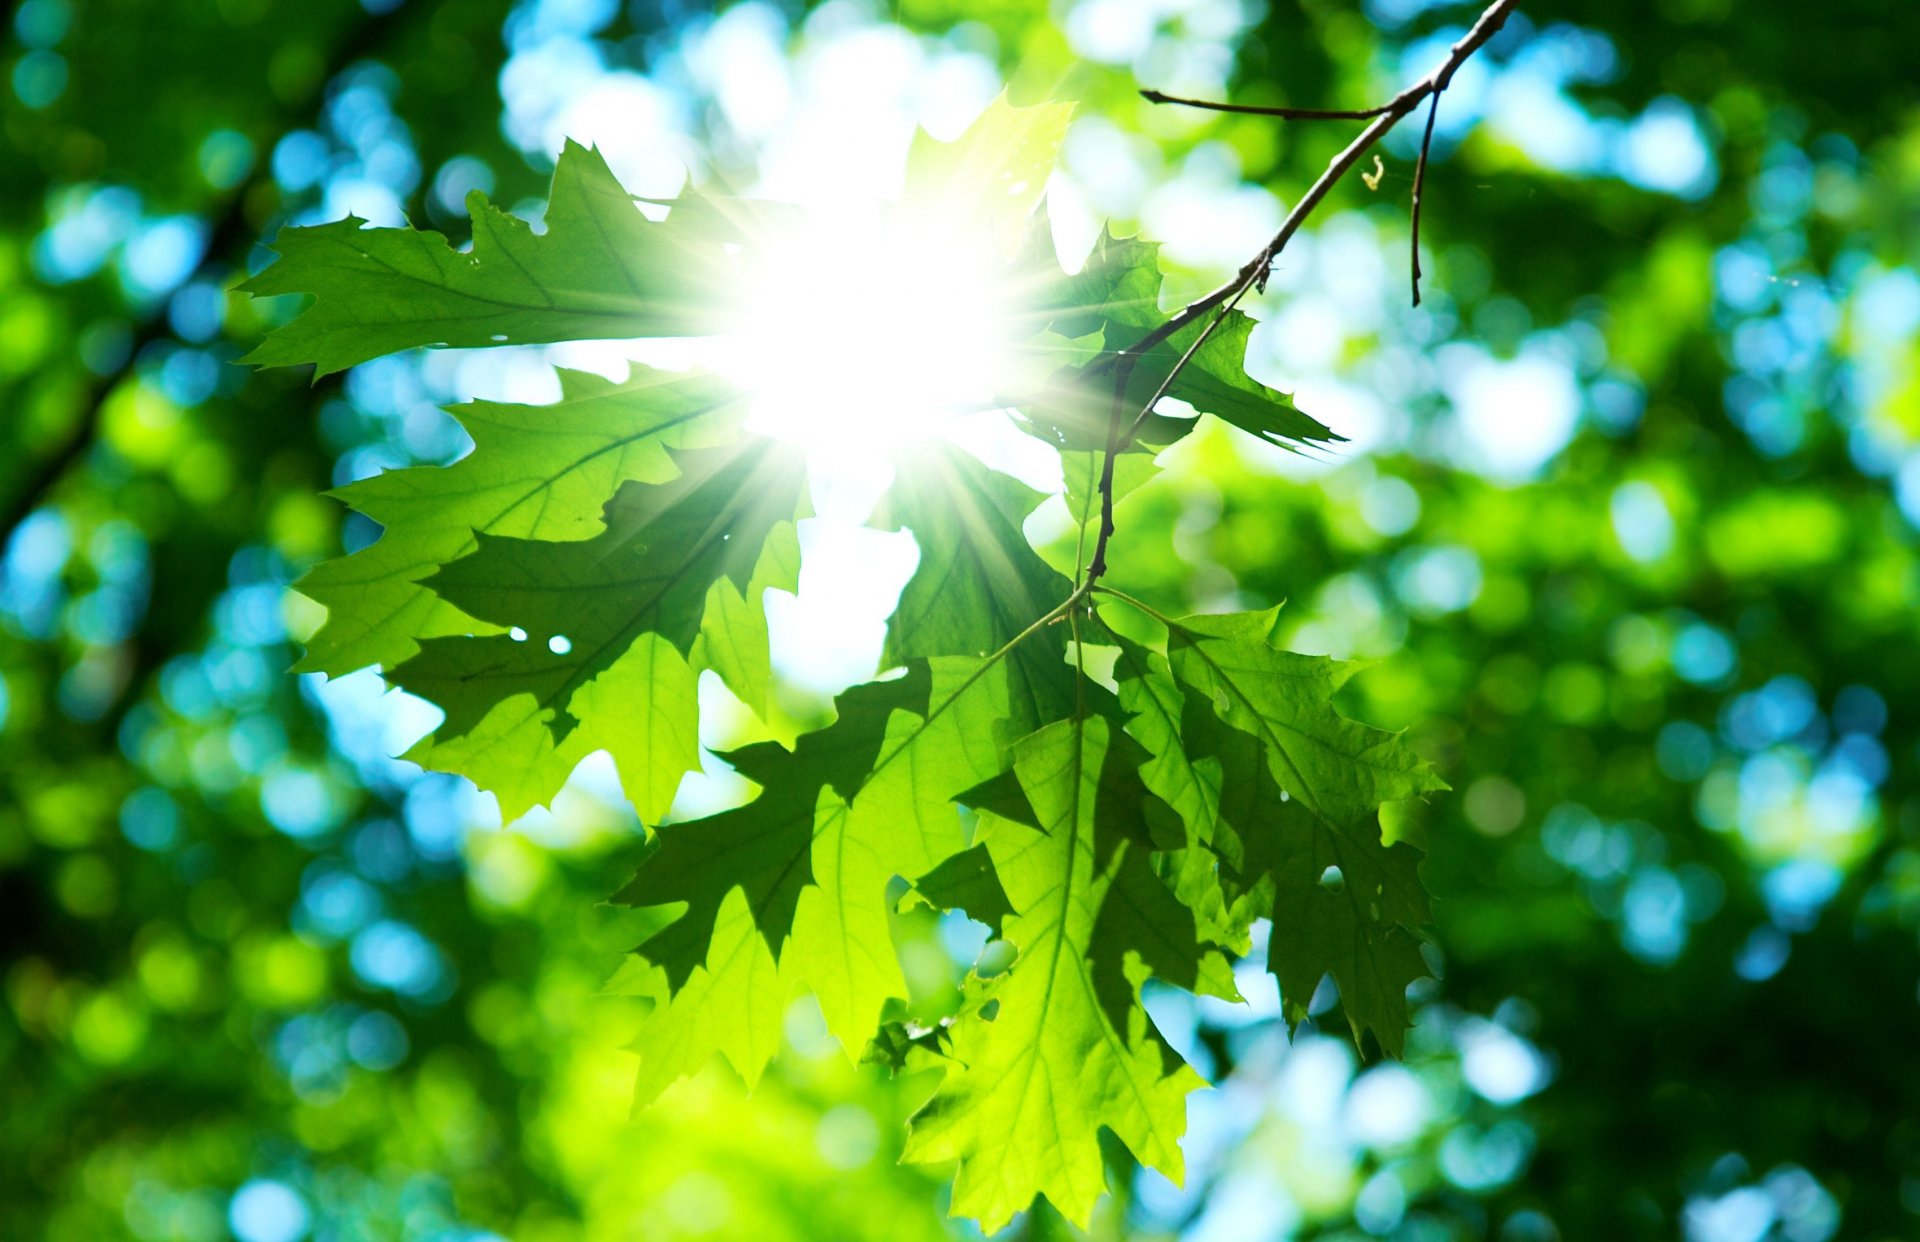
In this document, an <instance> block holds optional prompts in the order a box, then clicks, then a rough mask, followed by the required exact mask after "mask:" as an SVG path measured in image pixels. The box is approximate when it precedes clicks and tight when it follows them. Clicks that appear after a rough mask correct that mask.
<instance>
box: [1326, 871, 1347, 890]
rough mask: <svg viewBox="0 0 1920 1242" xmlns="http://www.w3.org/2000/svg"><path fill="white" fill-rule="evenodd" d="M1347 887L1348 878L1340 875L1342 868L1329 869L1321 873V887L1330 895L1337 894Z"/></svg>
mask: <svg viewBox="0 0 1920 1242" xmlns="http://www.w3.org/2000/svg"><path fill="white" fill-rule="evenodd" d="M1346 886H1347V877H1346V876H1344V875H1341V874H1340V868H1338V867H1328V868H1327V869H1326V870H1325V871H1322V872H1321V873H1320V887H1321V888H1324V889H1326V890H1327V891H1328V892H1329V893H1337V892H1339V891H1340V890H1341V889H1344V888H1345V887H1346Z"/></svg>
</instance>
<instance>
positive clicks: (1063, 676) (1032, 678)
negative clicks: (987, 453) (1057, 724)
mask: <svg viewBox="0 0 1920 1242" xmlns="http://www.w3.org/2000/svg"><path fill="white" fill-rule="evenodd" d="M1042 499H1044V498H1043V497H1042V496H1041V495H1040V493H1038V492H1036V491H1034V490H1033V489H1032V488H1030V487H1028V486H1026V485H1025V484H1024V483H1021V482H1020V481H1018V480H1017V479H1014V478H1012V477H1010V476H1008V475H1005V474H1001V473H1000V472H998V471H995V470H989V469H988V468H987V467H986V466H983V465H981V464H980V463H979V462H978V461H977V460H975V459H974V458H973V457H971V456H969V455H967V454H966V453H964V452H962V451H960V450H959V449H956V448H951V447H948V446H945V445H929V446H927V447H926V448H925V449H924V450H923V451H921V452H919V453H916V454H914V455H913V456H911V457H910V458H908V459H907V460H905V461H903V462H901V463H900V464H899V467H898V473H897V474H896V476H895V479H894V484H893V488H892V490H891V491H890V492H889V493H888V497H887V501H886V504H885V510H884V512H885V517H884V518H883V519H881V520H882V521H883V522H885V523H887V524H889V525H897V526H905V527H906V528H907V529H909V530H910V531H912V532H913V538H914V542H915V543H916V544H918V545H919V548H920V564H919V566H918V567H917V568H916V569H915V571H914V574H913V577H912V578H911V579H909V580H908V582H907V585H906V587H905V589H904V590H902V591H901V593H900V603H899V606H898V607H897V608H895V609H894V613H893V618H892V620H891V621H889V622H888V624H887V642H886V651H885V655H884V656H883V662H885V663H887V664H901V663H905V662H906V661H908V660H911V659H914V658H916V657H921V656H935V655H986V654H988V653H991V652H994V651H997V650H999V649H1000V648H1001V647H1002V646H1004V645H1005V644H1006V643H1008V642H1009V641H1011V640H1012V639H1013V638H1014V637H1015V636H1017V635H1019V634H1020V633H1022V632H1023V631H1024V630H1026V628H1027V627H1028V626H1030V625H1032V624H1033V623H1034V622H1035V621H1036V620H1038V619H1039V618H1040V617H1042V616H1044V615H1046V614H1047V613H1048V612H1049V611H1051V610H1052V609H1053V607H1054V605H1056V604H1058V603H1059V602H1060V601H1061V600H1064V599H1065V598H1066V597H1067V596H1068V595H1069V594H1071V593H1072V590H1073V584H1072V583H1071V582H1069V581H1068V580H1067V579H1066V577H1065V576H1064V575H1062V574H1060V573H1059V572H1058V571H1056V570H1054V569H1053V568H1051V567H1050V566H1049V565H1048V564H1047V563H1046V562H1045V561H1044V560H1042V559H1040V555H1039V554H1038V553H1037V552H1035V551H1034V550H1033V547H1032V545H1031V544H1029V543H1028V542H1027V537H1026V534H1025V532H1024V531H1023V529H1022V523H1023V522H1025V520H1026V518H1027V515H1028V514H1029V513H1031V512H1033V510H1034V508H1035V507H1036V506H1038V505H1039V503H1040V501H1041V500H1042ZM1066 650H1067V648H1066V633H1065V627H1064V626H1053V627H1048V628H1047V629H1044V630H1042V631H1041V632H1040V633H1038V634H1035V635H1034V636H1033V637H1032V638H1030V639H1028V640H1027V641H1026V642H1023V643H1022V644H1021V645H1020V647H1019V648H1018V649H1017V650H1015V651H1014V652H1013V653H1012V654H1011V655H1010V656H1009V657H1008V664H1009V677H1010V679H1011V683H1012V689H1011V692H1010V694H1011V703H1012V710H1011V716H1010V717H1009V719H1010V722H1011V730H1012V732H1011V735H1010V737H1009V738H1008V739H1006V740H1009V741H1010V740H1011V739H1012V738H1013V737H1018V736H1020V735H1022V734H1025V733H1029V732H1032V731H1033V730H1034V729H1036V728H1038V727H1039V726H1040V725H1041V724H1043V723H1044V722H1046V721H1049V720H1058V719H1060V718H1061V717H1063V716H1066V715H1068V714H1070V712H1071V711H1072V710H1073V703H1074V685H1073V676H1072V672H1071V670H1070V669H1069V668H1068V666H1067V662H1066Z"/></svg>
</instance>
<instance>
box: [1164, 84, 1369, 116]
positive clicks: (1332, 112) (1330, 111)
mask: <svg viewBox="0 0 1920 1242" xmlns="http://www.w3.org/2000/svg"><path fill="white" fill-rule="evenodd" d="M1140 98H1142V99H1144V100H1146V101H1147V102H1148V103H1152V104H1179V105H1180V106H1181V107H1183V108H1202V109H1205V110H1206V111H1208V112H1232V113H1236V114H1238V115H1240V116H1272V117H1278V118H1280V119H1281V120H1283V121H1367V120H1371V119H1373V118H1374V117H1376V116H1379V115H1380V114H1382V113H1383V112H1385V111H1386V110H1387V109H1388V108H1390V107H1392V106H1393V105H1392V104H1381V105H1380V106H1379V107H1377V108H1287V107H1280V106H1274V105H1267V104H1233V103H1216V102H1214V101H1213V100H1210V99H1183V98H1181V97H1180V96H1178V95H1169V94H1167V93H1166V92H1165V91H1152V90H1143V91H1141V92H1140Z"/></svg>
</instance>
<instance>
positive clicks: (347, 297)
mask: <svg viewBox="0 0 1920 1242" xmlns="http://www.w3.org/2000/svg"><path fill="white" fill-rule="evenodd" d="M467 210H468V212H469V213H471V215H472V217H473V248H472V250H471V251H469V252H464V253H463V252H461V251H458V250H455V249H454V248H453V247H452V246H451V245H449V244H448V242H447V239H446V238H445V237H443V236H442V235H441V234H439V233H428V232H421V231H417V230H415V229H412V228H379V229H370V228H364V227H362V226H363V225H364V223H365V222H364V221H362V220H359V219H356V218H355V217H352V216H349V217H347V218H346V219H344V220H337V221H334V222H333V223H331V224H322V225H318V226H316V227H313V228H289V229H282V230H281V232H280V235H279V237H277V238H276V239H275V240H274V243H273V249H274V251H275V252H276V253H278V254H279V256H280V258H279V261H278V262H276V263H274V264H273V265H272V266H270V267H268V268H267V269H266V270H265V271H263V272H261V273H260V274H259V275H258V276H255V277H253V278H252V279H251V280H249V281H247V282H246V283H245V284H243V285H241V286H240V288H241V290H242V291H243V292H246V293H250V294H253V295H254V296H256V297H268V296H275V295H279V294H290V293H300V294H310V295H312V296H313V298H314V301H313V304H312V305H311V306H309V307H308V308H307V309H306V310H305V311H303V312H301V314H300V315H299V316H298V317H297V318H295V319H294V320H293V321H292V322H290V323H288V324H286V325H285V326H283V327H280V328H278V329H276V330H275V331H274V332H272V333H271V334H270V335H269V336H268V337H267V339H266V340H265V341H263V342H262V343H261V344H260V346H259V348H257V349H255V350H254V351H253V352H252V353H251V354H249V355H247V357H246V358H245V359H243V361H245V362H250V363H253V364H254V365H256V366H263V367H265V366H291V365H296V364H299V363H308V362H310V363H313V364H314V373H315V375H316V376H320V375H328V374H331V373H333V372H335V371H344V370H346V369H347V368H348V367H350V366H353V365H355V364H356V363H361V362H365V361H366V360H367V359H369V358H378V357H379V356H381V355H382V354H391V353H394V352H396V351H399V350H403V349H412V348H414V347H416V346H421V345H433V346H456V347H470V346H485V345H501V344H512V345H528V344H545V343H550V342H554V341H581V340H604V339H610V338H621V337H635V336H656V337H657V336H692V335H703V334H705V333H708V332H711V331H713V330H714V328H715V324H716V316H715V310H716V300H715V297H714V295H713V293H712V292H711V291H712V290H719V289H725V288H727V287H728V270H727V268H728V264H727V259H726V252H725V250H724V249H723V248H721V247H720V246H719V245H717V244H715V243H714V242H713V241H711V240H709V239H708V237H707V236H705V235H704V233H703V230H702V229H701V228H699V227H694V226H689V227H685V228H682V227H679V226H677V225H676V224H675V223H674V222H673V218H672V217H671V216H669V217H668V220H667V222H665V223H660V224H656V223H653V222H651V221H649V220H648V219H647V218H646V217H645V216H644V215H642V214H641V212H640V209H639V207H638V206H637V205H636V204H635V203H634V201H633V199H632V197H631V196H630V195H629V194H628V193H627V192H626V190H624V189H623V188H621V185H620V183H619V182H618V181H617V180H615V178H614V176H613V173H612V171H611V170H609V169H608V168H607V164H606V161H605V160H604V159H603V158H601V155H600V153H599V151H598V150H589V149H587V148H585V147H582V146H580V145H578V144H577V143H573V142H569V143H567V144H566V147H565V149H564V150H563V151H561V153H560V161H559V163H558V165H557V166H556V167H555V169H554V173H553V190H552V195H551V197H550V198H549V200H548V204H547V212H546V231H545V232H544V233H535V232H534V231H533V229H532V227H531V226H530V225H528V224H527V223H526V222H525V221H523V220H521V219H519V218H518V217H517V216H513V215H510V214H508V213H506V212H504V211H501V210H500V209H499V208H497V207H494V206H492V205H491V204H489V203H488V202H487V199H486V196H485V195H484V194H481V193H480V192H478V191H475V192H474V193H472V194H470V195H468V196H467Z"/></svg>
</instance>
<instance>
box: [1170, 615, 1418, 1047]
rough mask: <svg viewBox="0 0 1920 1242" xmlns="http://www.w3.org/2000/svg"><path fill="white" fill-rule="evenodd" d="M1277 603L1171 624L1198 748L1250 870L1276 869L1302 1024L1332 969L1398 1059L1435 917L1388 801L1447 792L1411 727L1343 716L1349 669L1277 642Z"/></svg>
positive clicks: (1351, 1007)
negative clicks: (1396, 832)
mask: <svg viewBox="0 0 1920 1242" xmlns="http://www.w3.org/2000/svg"><path fill="white" fill-rule="evenodd" d="M1277 612H1278V610H1277V609H1275V610H1272V611H1269V612H1261V613H1235V614H1231V615H1228V616H1217V617H1188V618H1185V619H1184V620H1181V621H1179V622H1177V623H1175V624H1174V625H1173V626H1172V627H1171V628H1170V630H1169V634H1168V639H1167V650H1168V656H1169V662H1170V665H1171V667H1172V670H1173V672H1174V675H1175V676H1176V677H1177V678H1178V679H1179V680H1180V682H1181V683H1182V684H1183V685H1184V686H1185V687H1187V690H1188V693H1189V698H1188V701H1187V705H1186V710H1185V711H1183V713H1182V720H1181V730H1182V735H1183V739H1184V743H1185V746H1186V749H1187V752H1188V753H1189V754H1190V755H1194V756H1199V757H1205V758H1210V759H1213V760H1215V761H1217V762H1218V763H1219V764H1220V766H1221V771H1222V776H1223V779H1222V785H1221V787H1222V789H1223V790H1227V791H1232V792H1231V798H1230V800H1225V801H1223V805H1222V811H1221V813H1222V816H1223V817H1224V818H1226V819H1228V820H1230V821H1232V822H1233V823H1234V824H1235V827H1236V828H1237V829H1238V833H1239V836H1240V838H1241V840H1242V841H1243V842H1244V845H1245V851H1246V855H1245V861H1244V869H1245V871H1246V872H1248V873H1249V874H1250V875H1259V874H1263V873H1264V874H1267V875H1270V876H1271V877H1272V882H1273V885H1274V893H1273V910H1272V918H1273V934H1272V939H1271V942H1270V947H1269V950H1268V953H1269V965H1270V967H1271V968H1272V970H1273V971H1274V973H1275V975H1276V976H1277V977H1278V978H1279V981H1280V988H1281V993H1282V995H1283V997H1284V998H1285V999H1286V1002H1287V1009H1288V1015H1289V1018H1290V1020H1292V1021H1294V1022H1298V1021H1299V1020H1300V1018H1302V1017H1303V1016H1304V1015H1305V1012H1306V1005H1307V1002H1308V1001H1309V1000H1310V999H1311V998H1312V995H1313V991H1314V988H1315V987H1316V986H1317V985H1318V983H1319V981H1320V979H1321V977H1322V976H1323V975H1327V974H1331V975H1332V976H1333V979H1334V982H1335V983H1336V984H1337V985H1338V986H1339V988H1340V997H1341V1003H1342V1007H1343V1008H1344V1009H1345V1010H1346V1014H1347V1020H1348V1022H1349V1023H1351V1024H1352V1026H1353V1030H1354V1037H1355V1039H1356V1040H1358V1039H1360V1038H1361V1037H1362V1036H1363V1035H1364V1033H1365V1032H1366V1031H1369V1030H1371V1031H1372V1032H1373V1034H1374V1037H1375V1038H1376V1039H1377V1040H1379V1042H1380V1046H1381V1047H1382V1048H1384V1049H1386V1050H1387V1051H1388V1052H1392V1053H1395V1054H1396V1055H1397V1054H1398V1053H1399V1051H1400V1049H1401V1046H1402V1040H1403V1034H1404V1032H1405V1030H1406V1026H1407V1021H1408V1019H1407V1007H1406V989H1407V985H1408V984H1410V983H1412V982H1413V981H1414V980H1415V979H1418V978H1420V977H1422V976H1423V975H1425V974H1426V973H1427V971H1426V964H1425V961H1424V959H1423V958H1422V957H1421V954H1420V951H1419V942H1418V940H1417V939H1416V937H1415V936H1414V934H1413V933H1414V929H1416V928H1418V927H1419V926H1421V925H1422V924H1424V923H1426V922H1427V921H1428V919H1429V917H1430V914H1429V911H1428V907H1427V900H1426V894H1425V892H1424V890H1423V889H1422V888H1421V886H1420V880H1419V875H1418V866H1419V859H1420V856H1419V852H1418V851H1416V850H1415V849H1413V848H1412V847H1411V846H1409V845H1407V844H1405V843H1395V844H1392V845H1388V844H1387V843H1385V842H1384V841H1383V840H1382V839H1381V833H1380V805H1381V803H1383V802H1390V801H1397V800H1400V799H1405V798H1414V797H1418V796H1420V795H1422V794H1424V793H1428V792H1431V791H1434V790H1440V789H1445V788H1446V785H1445V783H1444V782H1442V781H1441V780H1440V779H1439V778H1438V777H1437V776H1435V775H1434V773H1433V771H1432V769H1431V768H1430V767H1429V766H1428V765H1427V764H1426V763H1425V762H1424V761H1423V760H1421V759H1420V757H1419V756H1418V755H1416V754H1414V752H1413V750H1412V748H1411V747H1409V746H1408V745H1407V744H1406V742H1405V741H1404V740H1403V739H1402V738H1401V737H1400V736H1398V735H1397V734H1392V733H1387V732H1384V731H1382V730H1379V729H1373V728H1369V727H1368V726H1366V725H1362V724H1359V723H1357V722H1355V721H1352V720H1348V719H1347V718H1346V717H1344V716H1341V715H1340V714H1339V713H1338V712H1336V711H1335V710H1334V708H1333V702H1332V700H1333V695H1334V692H1335V691H1336V690H1338V689H1339V688H1340V685H1341V684H1342V683H1343V682H1344V681H1345V680H1346V678H1347V677H1348V676H1349V675H1350V673H1351V666H1349V665H1344V664H1341V663H1340V662H1338V661H1335V660H1329V659H1325V658H1322V657H1317V656H1303V655H1297V654H1294V653H1292V652H1288V651H1282V650H1279V649H1278V648H1276V647H1275V646H1274V645H1273V644H1272V642H1271V634H1272V632H1273V627H1274V624H1275V618H1276V615H1277ZM1330 867H1332V868H1337V869H1338V871H1337V875H1330V874H1329V873H1328V868H1330Z"/></svg>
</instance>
